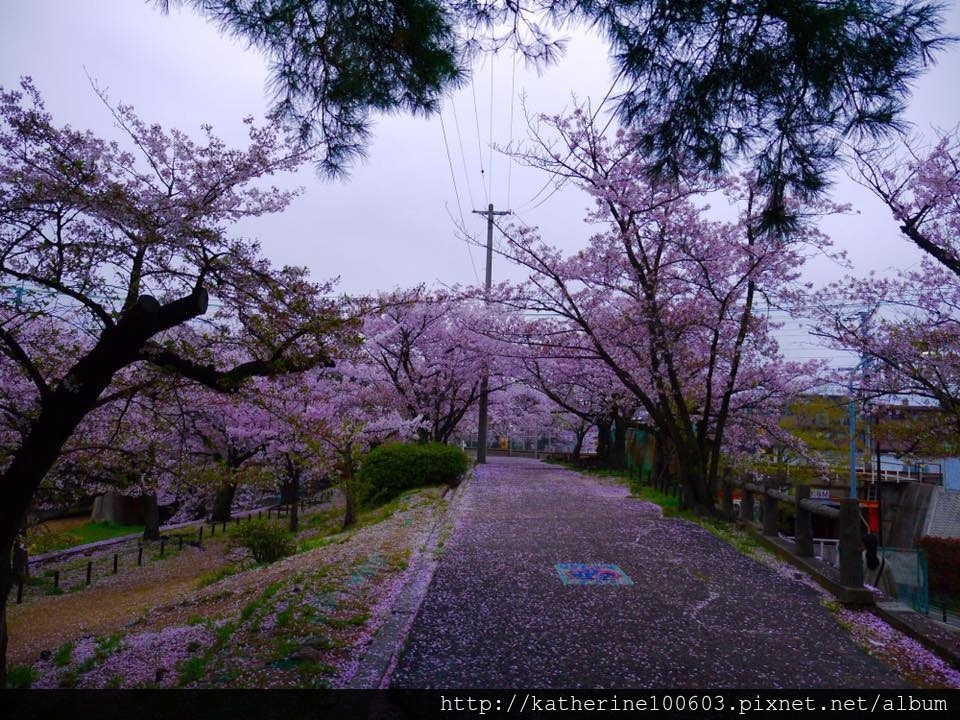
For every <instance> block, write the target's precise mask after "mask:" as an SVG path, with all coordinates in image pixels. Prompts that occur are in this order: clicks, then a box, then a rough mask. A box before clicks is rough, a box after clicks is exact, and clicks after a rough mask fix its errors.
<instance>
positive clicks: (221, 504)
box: [210, 483, 237, 522]
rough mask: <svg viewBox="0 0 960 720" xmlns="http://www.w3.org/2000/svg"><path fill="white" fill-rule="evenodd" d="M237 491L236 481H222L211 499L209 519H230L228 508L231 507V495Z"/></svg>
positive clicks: (214, 520) (220, 520)
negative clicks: (211, 511) (211, 508)
mask: <svg viewBox="0 0 960 720" xmlns="http://www.w3.org/2000/svg"><path fill="white" fill-rule="evenodd" d="M236 492H237V484H236V483H224V484H223V485H221V486H220V489H219V490H217V496H216V497H215V498H214V500H213V513H212V514H211V516H210V519H211V520H212V521H213V522H227V521H228V520H229V519H230V510H231V508H233V496H234V495H235V494H236Z"/></svg>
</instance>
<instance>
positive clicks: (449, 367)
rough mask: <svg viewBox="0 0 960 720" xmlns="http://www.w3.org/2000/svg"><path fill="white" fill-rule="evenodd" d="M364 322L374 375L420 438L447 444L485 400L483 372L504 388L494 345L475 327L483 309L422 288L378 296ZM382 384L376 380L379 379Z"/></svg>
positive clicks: (366, 354) (367, 357)
mask: <svg viewBox="0 0 960 720" xmlns="http://www.w3.org/2000/svg"><path fill="white" fill-rule="evenodd" d="M376 304H377V306H378V308H379V309H378V310H377V311H375V312H372V313H370V314H369V315H368V316H367V317H366V318H365V320H364V324H363V335H364V344H363V356H364V360H365V362H367V363H369V364H370V365H371V366H373V367H375V368H376V369H377V373H376V374H375V375H372V376H371V379H372V380H376V381H377V382H379V384H380V386H381V387H382V388H383V392H384V393H385V394H387V395H389V396H391V397H392V398H393V403H394V407H395V408H396V409H397V411H398V412H399V413H400V414H401V415H402V416H403V417H405V418H407V419H410V420H412V419H414V418H419V419H420V420H421V422H422V425H421V430H420V439H421V440H423V441H436V442H442V443H445V442H447V441H449V439H450V438H451V437H452V435H453V433H454V431H455V430H456V429H457V426H458V424H460V422H461V421H462V420H463V419H464V416H465V415H466V414H467V412H468V411H469V410H470V409H471V408H473V407H475V405H476V404H477V401H478V400H479V399H480V379H481V377H482V374H483V371H484V369H486V371H487V373H488V378H490V380H489V384H490V388H491V389H493V390H495V389H497V387H499V383H500V381H499V380H498V370H497V367H496V366H495V358H496V353H495V352H494V350H493V347H492V343H491V341H489V340H488V339H487V337H485V336H484V335H483V334H481V333H480V332H477V331H476V330H475V328H476V327H477V326H478V325H480V324H481V320H482V315H483V313H484V310H483V308H482V307H478V306H476V305H474V304H472V303H470V302H469V301H465V300H455V299H451V298H448V297H444V296H442V295H434V294H430V293H427V292H425V291H424V290H423V289H422V288H416V289H413V290H407V291H398V292H395V293H391V294H386V295H383V296H381V297H380V298H379V299H378V300H377V303H376ZM378 378H379V379H378Z"/></svg>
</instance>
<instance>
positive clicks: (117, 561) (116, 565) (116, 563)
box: [113, 553, 120, 575]
mask: <svg viewBox="0 0 960 720" xmlns="http://www.w3.org/2000/svg"><path fill="white" fill-rule="evenodd" d="M119 564H120V556H119V555H117V553H114V554H113V574H114V575H116V574H117V570H118V568H119Z"/></svg>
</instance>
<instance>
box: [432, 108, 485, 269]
mask: <svg viewBox="0 0 960 720" xmlns="http://www.w3.org/2000/svg"><path fill="white" fill-rule="evenodd" d="M437 114H438V115H439V116H440V133H441V134H442V135H443V149H444V150H445V151H446V153H447V165H448V166H449V167H450V180H451V181H452V182H453V194H454V196H455V197H456V198H457V211H458V212H459V213H460V227H461V228H464V229H465V228H466V227H467V221H466V218H464V216H463V204H462V203H461V202H460V189H459V188H458V187H457V176H456V173H455V172H454V170H453V158H452V157H451V155H450V144H449V143H448V142H447V128H446V125H445V124H444V122H443V113H442V112H440V113H437ZM466 246H467V255H468V256H469V257H470V266H471V267H472V268H473V276H474V277H475V278H476V280H477V284H478V285H479V284H480V274H479V273H478V272H477V264H476V263H475V262H474V261H473V251H472V250H471V249H470V243H466Z"/></svg>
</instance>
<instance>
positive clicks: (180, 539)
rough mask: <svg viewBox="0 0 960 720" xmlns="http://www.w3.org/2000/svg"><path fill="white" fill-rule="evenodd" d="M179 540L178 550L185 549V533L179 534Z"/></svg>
mask: <svg viewBox="0 0 960 720" xmlns="http://www.w3.org/2000/svg"><path fill="white" fill-rule="evenodd" d="M177 541H178V542H179V544H180V546H179V547H178V548H177V550H183V535H177Z"/></svg>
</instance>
